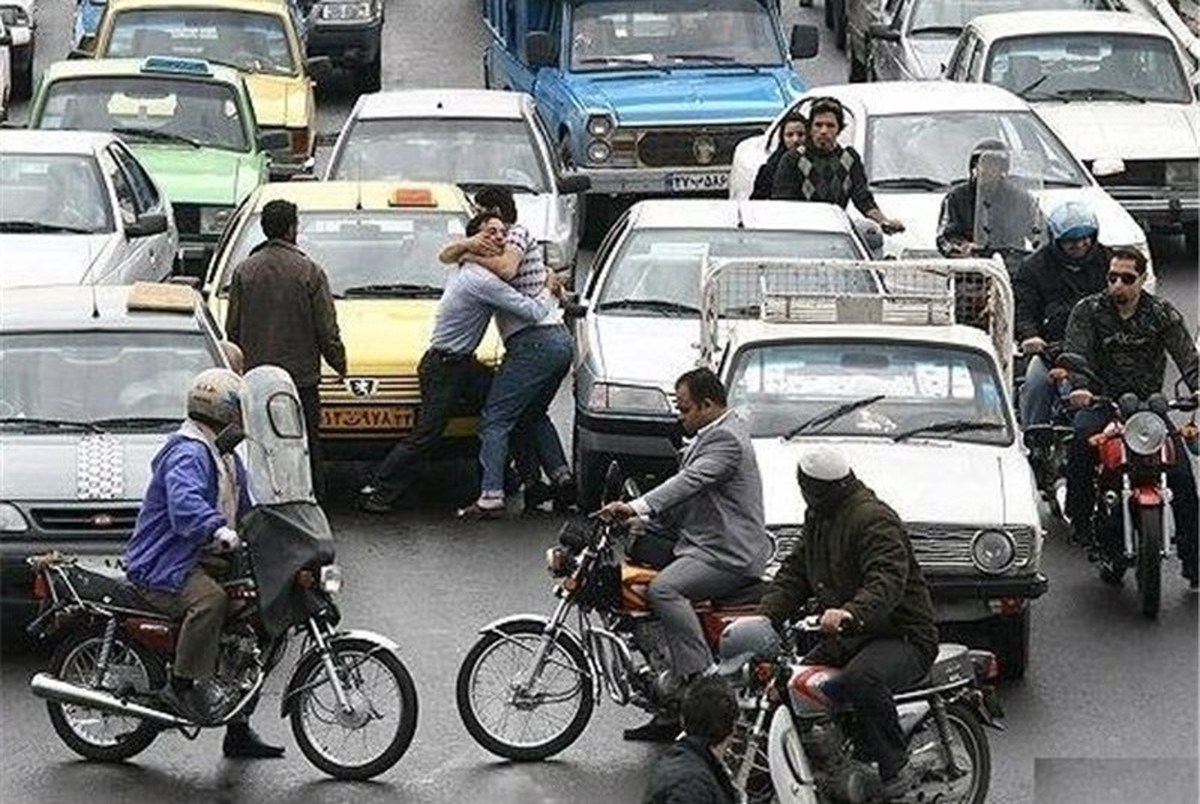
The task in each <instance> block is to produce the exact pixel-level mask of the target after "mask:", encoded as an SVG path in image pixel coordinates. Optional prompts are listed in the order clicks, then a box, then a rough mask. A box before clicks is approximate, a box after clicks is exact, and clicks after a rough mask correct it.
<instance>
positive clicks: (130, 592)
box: [68, 567, 169, 620]
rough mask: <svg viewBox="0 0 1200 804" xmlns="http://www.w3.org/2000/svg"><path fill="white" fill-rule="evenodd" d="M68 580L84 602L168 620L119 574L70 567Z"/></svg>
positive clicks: (135, 587)
mask: <svg viewBox="0 0 1200 804" xmlns="http://www.w3.org/2000/svg"><path fill="white" fill-rule="evenodd" d="M68 578H69V579H70V581H71V585H72V586H74V587H75V591H76V592H78V593H79V596H80V597H81V598H83V599H84V600H91V601H94V602H97V603H102V604H104V605H106V606H113V607H114V608H121V609H126V610H130V611H136V612H139V613H142V614H145V615H146V616H149V617H156V618H160V619H164V620H166V619H169V618H168V617H167V615H165V614H161V613H159V612H158V611H157V610H156V609H155V608H154V607H153V606H152V605H150V603H149V602H148V601H147V600H146V599H145V598H144V597H142V593H141V592H140V591H138V588H137V586H135V585H134V584H132V583H130V582H129V581H128V580H127V579H126V578H125V575H124V573H121V572H112V573H109V572H97V571H95V570H91V569H87V568H85V567H71V569H70V570H68Z"/></svg>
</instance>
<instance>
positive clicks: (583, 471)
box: [573, 427, 607, 511]
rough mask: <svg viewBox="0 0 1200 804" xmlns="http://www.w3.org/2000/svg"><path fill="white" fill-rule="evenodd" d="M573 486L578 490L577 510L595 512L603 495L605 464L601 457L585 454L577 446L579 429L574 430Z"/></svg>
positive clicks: (585, 452)
mask: <svg viewBox="0 0 1200 804" xmlns="http://www.w3.org/2000/svg"><path fill="white" fill-rule="evenodd" d="M573 443H574V445H575V449H574V453H575V486H576V488H578V490H579V497H578V500H579V510H580V511H595V510H597V509H598V508H599V507H600V498H601V497H602V496H603V495H604V472H605V470H606V466H607V464H605V462H604V461H603V459H602V456H599V455H594V454H593V453H590V452H587V451H585V450H583V449H582V448H580V446H579V428H578V427H576V428H575V437H574V441H573Z"/></svg>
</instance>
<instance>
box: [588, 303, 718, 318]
mask: <svg viewBox="0 0 1200 804" xmlns="http://www.w3.org/2000/svg"><path fill="white" fill-rule="evenodd" d="M596 309H597V310H650V311H652V312H656V313H660V314H662V315H700V311H699V310H698V309H696V308H695V307H693V306H691V305H690V304H683V303H682V302H673V301H667V300H666V299H613V300H612V301H606V302H600V303H599V304H597V305H596Z"/></svg>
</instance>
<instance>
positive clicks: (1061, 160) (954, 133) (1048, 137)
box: [729, 81, 1150, 257]
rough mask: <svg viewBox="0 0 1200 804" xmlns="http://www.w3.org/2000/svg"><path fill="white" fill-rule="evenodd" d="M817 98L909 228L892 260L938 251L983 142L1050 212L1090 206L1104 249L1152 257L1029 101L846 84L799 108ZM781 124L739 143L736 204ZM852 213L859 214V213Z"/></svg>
mask: <svg viewBox="0 0 1200 804" xmlns="http://www.w3.org/2000/svg"><path fill="white" fill-rule="evenodd" d="M820 96H833V97H835V98H837V99H838V100H839V101H841V103H842V105H843V106H844V107H845V109H846V128H845V129H844V130H843V132H842V135H841V138H840V141H841V142H842V144H844V145H851V146H853V147H854V148H855V150H857V151H858V152H859V154H861V155H862V157H863V160H864V162H865V167H866V171H867V178H868V180H869V181H870V183H871V190H872V192H873V193H874V195H875V200H876V201H877V202H878V203H879V208H880V209H881V210H883V213H884V214H885V215H888V216H889V217H892V218H897V219H899V220H900V221H901V222H902V223H903V224H904V225H905V227H906V230H905V231H904V232H901V233H900V234H896V235H891V236H889V237H887V238H886V240H885V245H884V253H885V255H886V256H895V257H903V256H909V257H919V256H930V255H936V254H937V244H936V236H937V225H938V213H939V211H940V209H941V205H942V199H943V198H944V197H945V195H946V193H947V191H948V190H949V189H950V186H951V185H952V184H953V183H954V182H957V181H961V180H965V179H966V177H967V162H968V159H969V157H970V155H971V151H972V149H974V147H975V146H976V145H977V144H978V143H979V142H980V141H982V140H986V139H999V140H1001V141H1002V142H1004V143H1006V144H1007V145H1008V147H1009V148H1010V149H1011V150H1012V151H1013V152H1014V153H1018V154H1021V155H1022V156H1023V157H1026V159H1027V161H1026V163H1025V165H1023V167H1024V168H1025V169H1031V170H1033V171H1034V172H1035V174H1034V175H1032V176H1031V177H1030V178H1031V179H1033V180H1036V182H1037V184H1038V185H1040V186H1041V189H1039V190H1037V192H1036V195H1037V197H1038V202H1039V204H1040V206H1041V208H1042V211H1043V212H1044V213H1048V212H1049V211H1050V210H1051V209H1053V208H1054V207H1056V206H1058V205H1059V204H1060V203H1062V202H1064V201H1084V202H1086V203H1087V204H1089V205H1090V206H1091V208H1092V209H1093V210H1094V211H1095V213H1096V217H1097V218H1098V219H1099V221H1100V239H1101V240H1102V241H1103V242H1105V243H1109V244H1121V245H1132V246H1137V247H1138V248H1140V249H1141V250H1142V251H1143V252H1144V253H1145V254H1146V255H1147V256H1149V254H1150V247H1149V245H1147V242H1146V233H1145V232H1144V231H1143V230H1142V228H1141V227H1140V226H1139V225H1138V224H1137V222H1136V221H1135V220H1134V219H1133V218H1132V217H1131V216H1130V214H1129V213H1128V212H1126V211H1125V209H1124V208H1123V207H1122V206H1121V205H1120V204H1118V203H1117V202H1116V201H1115V200H1113V198H1112V196H1110V195H1109V194H1108V193H1107V192H1105V190H1104V188H1102V187H1100V186H1099V185H1098V184H1097V183H1096V180H1095V179H1094V178H1092V175H1091V174H1090V173H1089V172H1088V171H1087V169H1086V168H1084V166H1083V165H1082V164H1080V162H1079V160H1078V159H1076V158H1075V156H1074V155H1073V154H1072V153H1071V152H1070V151H1069V150H1067V147H1066V146H1065V145H1063V143H1062V141H1061V140H1059V138H1058V137H1057V136H1056V135H1055V134H1054V132H1053V131H1051V130H1050V128H1049V127H1047V125H1046V124H1045V123H1044V122H1042V120H1041V118H1039V117H1038V116H1037V115H1036V114H1035V113H1034V111H1033V109H1032V108H1030V106H1029V104H1028V103H1027V102H1025V101H1024V100H1022V99H1021V98H1018V97H1017V96H1016V95H1013V94H1012V93H1010V92H1008V91H1006V90H1004V89H1001V88H1000V87H995V86H991V85H988V84H957V83H953V82H950V81H920V82H917V81H884V82H879V83H871V84H842V85H836V86H823V87H818V88H815V89H813V90H812V91H810V92H809V93H808V94H806V95H805V96H804V97H803V98H802V99H801V100H800V101H798V102H797V104H796V106H798V107H800V108H801V109H802V110H803V109H805V108H807V104H808V103H811V101H812V99H813V98H814V97H820ZM782 121H783V117H782V115H781V116H780V117H779V118H776V120H775V121H774V122H773V123H772V124H771V126H770V127H769V128H768V129H767V132H766V133H765V134H761V135H759V136H757V137H751V138H749V139H746V140H743V141H742V142H740V143H738V146H737V150H736V151H735V152H734V157H733V170H732V172H731V173H730V176H729V194H730V197H731V198H747V197H749V195H750V191H751V189H752V188H753V186H754V176H755V174H756V173H757V172H758V168H759V167H760V166H761V165H762V164H763V163H764V162H765V161H766V159H767V156H768V155H769V154H770V153H771V151H772V150H773V149H774V148H775V147H776V144H777V143H778V141H779V132H780V129H781V128H782ZM1029 160H1032V162H1030V161H1029ZM850 214H851V216H852V217H856V218H860V217H861V216H859V213H858V211H857V210H854V209H851V210H850Z"/></svg>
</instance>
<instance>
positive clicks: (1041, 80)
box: [1017, 73, 1050, 98]
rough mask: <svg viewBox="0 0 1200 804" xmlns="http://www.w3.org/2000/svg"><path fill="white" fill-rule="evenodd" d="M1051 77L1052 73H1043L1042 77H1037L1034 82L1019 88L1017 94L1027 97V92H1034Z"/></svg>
mask: <svg viewBox="0 0 1200 804" xmlns="http://www.w3.org/2000/svg"><path fill="white" fill-rule="evenodd" d="M1049 77H1050V74H1049V73H1047V74H1046V75H1043V76H1041V77H1040V78H1038V79H1036V80H1035V81H1033V83H1031V84H1029V85H1028V86H1025V87H1023V88H1021V89H1018V90H1017V95H1019V96H1020V97H1022V98H1023V97H1025V96H1026V94H1028V93H1030V92H1033V91H1034V90H1035V89H1037V88H1038V87H1040V86H1041V85H1042V84H1044V83H1045V82H1046V79H1047V78H1049Z"/></svg>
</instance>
